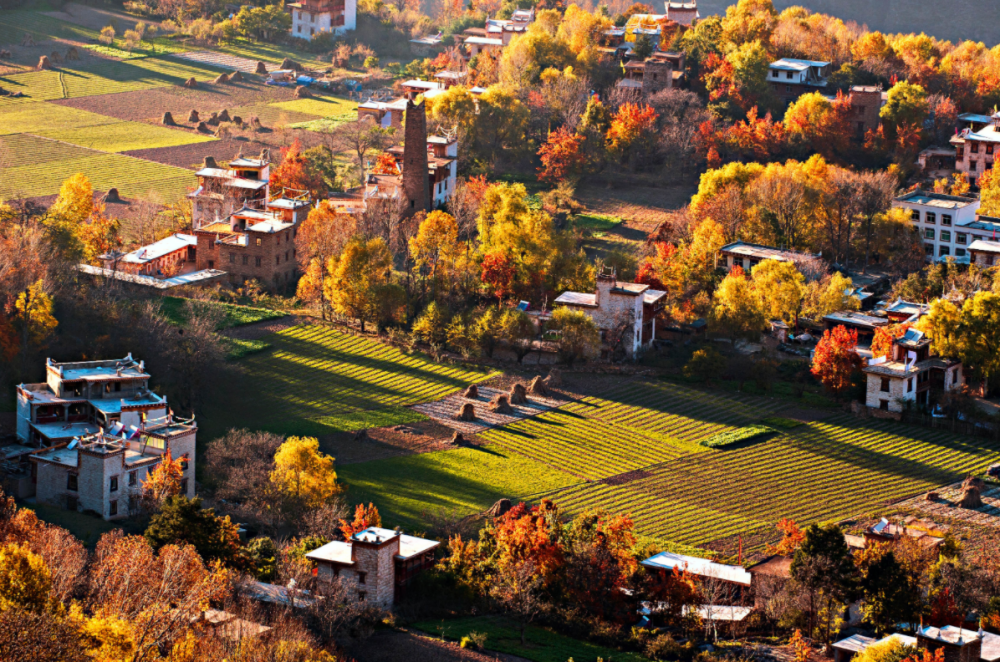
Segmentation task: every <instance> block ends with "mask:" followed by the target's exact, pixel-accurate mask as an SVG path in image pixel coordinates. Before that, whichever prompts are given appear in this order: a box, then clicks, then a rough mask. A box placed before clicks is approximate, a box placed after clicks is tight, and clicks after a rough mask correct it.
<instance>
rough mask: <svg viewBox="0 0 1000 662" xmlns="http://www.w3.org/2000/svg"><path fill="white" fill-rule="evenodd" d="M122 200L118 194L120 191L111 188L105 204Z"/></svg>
mask: <svg viewBox="0 0 1000 662" xmlns="http://www.w3.org/2000/svg"><path fill="white" fill-rule="evenodd" d="M121 201H122V198H121V196H120V195H119V194H118V189H116V188H109V189H108V192H107V194H105V196H104V202H121Z"/></svg>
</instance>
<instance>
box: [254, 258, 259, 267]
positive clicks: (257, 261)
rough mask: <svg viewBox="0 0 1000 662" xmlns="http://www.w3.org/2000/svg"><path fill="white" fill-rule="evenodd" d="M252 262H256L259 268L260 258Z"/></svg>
mask: <svg viewBox="0 0 1000 662" xmlns="http://www.w3.org/2000/svg"><path fill="white" fill-rule="evenodd" d="M254 260H255V261H256V264H257V266H258V267H259V266H260V258H259V257H258V258H254Z"/></svg>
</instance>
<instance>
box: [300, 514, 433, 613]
mask: <svg viewBox="0 0 1000 662" xmlns="http://www.w3.org/2000/svg"><path fill="white" fill-rule="evenodd" d="M440 544H441V543H439V542H437V541H436V540H426V539H424V538H418V537H416V536H408V535H404V534H402V533H400V532H399V531H392V530H390V529H382V528H379V527H374V526H371V527H368V528H367V529H365V530H364V531H359V532H358V533H355V534H354V535H353V536H351V539H350V540H349V541H346V542H342V541H333V542H330V543H327V544H325V545H323V546H322V547H320V548H319V549H315V550H313V551H311V552H309V553H308V554H306V558H307V559H309V560H310V561H312V562H313V563H314V564H315V566H316V571H315V574H316V577H317V578H319V579H322V580H327V581H334V580H338V579H339V580H340V581H341V582H342V583H343V584H344V587H345V589H346V590H347V594H348V596H350V597H351V598H352V599H355V600H358V601H368V602H372V603H374V604H375V605H376V606H378V607H381V608H383V609H391V608H392V606H393V604H394V603H395V600H396V597H397V595H398V594H399V592H400V591H401V590H402V589H403V588H404V587H405V586H406V585H407V584H408V583H409V581H410V580H411V579H412V578H413V577H414V576H415V575H416V574H417V573H419V572H421V571H422V570H424V569H426V568H429V567H431V566H433V565H434V550H435V549H436V548H437V547H438V546H439V545H440Z"/></svg>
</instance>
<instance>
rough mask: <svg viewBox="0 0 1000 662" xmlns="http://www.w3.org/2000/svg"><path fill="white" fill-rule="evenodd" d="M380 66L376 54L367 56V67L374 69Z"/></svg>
mask: <svg viewBox="0 0 1000 662" xmlns="http://www.w3.org/2000/svg"><path fill="white" fill-rule="evenodd" d="M377 66H378V58H377V57H375V56H374V55H369V56H368V57H366V58H365V69H374V68H375V67H377Z"/></svg>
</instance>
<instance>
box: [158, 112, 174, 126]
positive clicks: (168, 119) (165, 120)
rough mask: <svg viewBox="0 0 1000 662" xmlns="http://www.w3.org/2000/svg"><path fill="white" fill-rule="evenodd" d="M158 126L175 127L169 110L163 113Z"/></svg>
mask: <svg viewBox="0 0 1000 662" xmlns="http://www.w3.org/2000/svg"><path fill="white" fill-rule="evenodd" d="M160 124H163V125H165V126H177V122H175V121H174V116H173V115H172V114H171V113H170V111H169V110H168V111H167V112H165V113H163V119H161V120H160Z"/></svg>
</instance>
